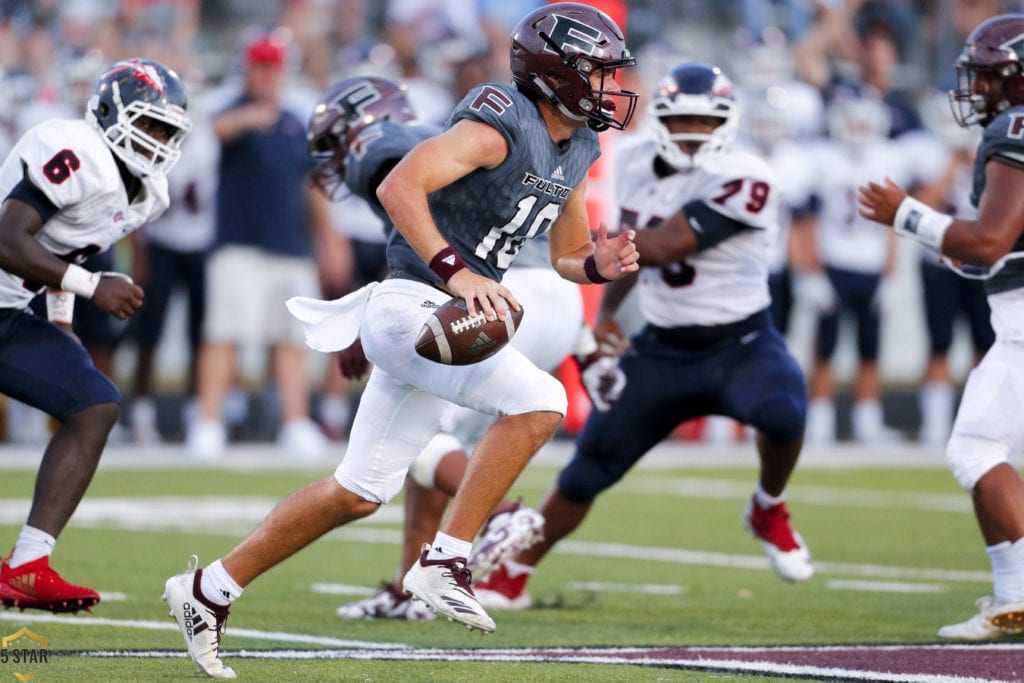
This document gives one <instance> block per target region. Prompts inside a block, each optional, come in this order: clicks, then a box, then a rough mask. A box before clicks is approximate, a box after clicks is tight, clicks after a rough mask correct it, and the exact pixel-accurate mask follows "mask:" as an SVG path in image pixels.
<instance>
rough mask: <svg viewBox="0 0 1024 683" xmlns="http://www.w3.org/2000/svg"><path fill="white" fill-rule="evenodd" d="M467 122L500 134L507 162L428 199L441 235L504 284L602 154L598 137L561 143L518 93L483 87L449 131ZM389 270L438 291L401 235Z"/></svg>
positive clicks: (587, 134) (393, 243)
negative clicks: (524, 248)
mask: <svg viewBox="0 0 1024 683" xmlns="http://www.w3.org/2000/svg"><path fill="white" fill-rule="evenodd" d="M463 119H467V120H470V121H479V122H481V123H485V124H487V125H489V126H492V127H493V128H495V129H496V130H498V131H499V132H500V133H501V134H502V135H503V136H504V137H505V140H506V141H507V142H508V156H507V157H506V158H505V161H503V162H502V163H501V165H499V166H497V167H496V168H493V169H484V168H478V169H476V170H475V171H473V172H471V173H469V174H468V175H466V176H464V177H462V178H460V179H459V180H456V181H455V182H454V183H452V184H451V185H448V186H447V187H444V188H442V189H440V190H438V191H437V192H433V193H431V195H430V197H429V201H430V211H431V214H432V215H433V218H434V221H435V222H436V224H437V227H438V229H439V230H440V231H441V234H442V235H444V237H445V239H446V240H448V243H449V244H451V245H452V247H454V249H455V250H456V251H457V252H458V253H459V255H460V256H461V257H462V259H463V260H464V261H465V262H466V265H467V266H468V267H469V268H470V269H471V270H472V271H473V272H475V273H478V274H480V275H484V276H486V277H490V278H493V279H495V280H500V279H501V276H502V274H503V273H504V272H505V270H506V269H507V268H508V267H509V266H510V265H511V264H512V262H513V260H514V259H515V258H516V255H517V254H518V253H519V250H520V248H521V247H522V245H523V243H524V242H525V241H526V240H528V239H531V238H535V237H537V236H539V235H543V234H544V233H546V232H547V231H548V230H549V229H550V227H551V224H552V223H553V222H554V221H555V219H556V218H558V216H559V214H561V212H562V207H563V206H564V205H565V202H566V200H567V199H568V198H569V195H570V194H571V193H572V191H573V189H574V188H575V187H576V186H577V185H579V184H580V183H581V182H583V180H584V179H585V178H586V175H587V171H588V169H589V168H590V166H591V164H593V163H594V161H595V160H596V159H597V157H598V156H599V155H600V153H601V152H600V149H599V147H598V142H597V133H595V132H594V131H592V130H590V129H587V128H582V129H580V130H577V131H576V132H575V134H573V136H572V137H571V138H570V139H569V140H567V141H565V142H564V143H561V144H556V143H555V142H554V141H553V140H552V139H551V136H550V134H549V133H548V128H547V126H546V125H545V123H544V119H543V118H542V117H541V115H540V112H539V111H538V110H537V107H536V105H534V104H533V102H531V101H530V100H529V98H527V97H526V96H524V95H522V94H521V93H520V92H519V91H517V90H516V89H515V88H512V87H510V86H506V85H500V84H496V83H488V84H485V85H481V86H478V87H476V88H474V89H473V90H472V91H470V92H469V94H468V95H466V97H465V98H464V99H463V100H462V102H460V103H459V104H458V106H457V107H456V108H455V110H454V111H453V112H452V115H451V117H450V118H449V119H448V121H447V123H446V124H445V126H446V127H451V126H453V125H455V123H457V122H459V121H462V120H463ZM388 267H389V268H390V269H392V270H395V269H400V270H402V271H404V272H406V273H407V274H409V275H412V276H413V277H416V278H420V279H422V280H425V281H427V282H431V283H433V284H435V285H440V284H441V281H440V280H439V279H438V278H437V276H436V275H434V274H433V273H432V272H431V271H430V269H429V268H428V267H427V264H426V263H424V262H423V259H421V258H420V257H419V255H418V254H416V252H415V251H413V249H412V247H410V246H409V243H408V242H406V240H405V238H403V237H402V235H401V233H399V232H398V231H397V230H395V231H393V232H392V233H391V237H390V239H389V240H388Z"/></svg>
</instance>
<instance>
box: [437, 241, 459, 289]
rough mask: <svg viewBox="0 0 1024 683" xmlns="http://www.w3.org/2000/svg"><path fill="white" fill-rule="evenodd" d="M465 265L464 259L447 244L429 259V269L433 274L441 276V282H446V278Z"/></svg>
mask: <svg viewBox="0 0 1024 683" xmlns="http://www.w3.org/2000/svg"><path fill="white" fill-rule="evenodd" d="M465 267H466V263H465V261H463V260H462V257H461V256H459V254H458V252H457V251H455V249H454V248H453V247H452V246H451V245H448V246H447V247H445V248H444V249H442V250H441V251H439V252H437V253H436V254H434V258H432V259H430V270H432V271H433V272H434V275H436V276H438V277H439V278H441V282H443V283H444V284H448V280H450V279H451V277H452V275H455V273H457V272H459V271H460V270H462V269H463V268H465Z"/></svg>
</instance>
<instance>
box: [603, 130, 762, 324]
mask: <svg viewBox="0 0 1024 683" xmlns="http://www.w3.org/2000/svg"><path fill="white" fill-rule="evenodd" d="M656 156H657V150H656V148H655V145H654V142H653V141H645V142H643V143H640V144H637V145H631V146H629V147H626V148H624V149H621V150H620V151H619V161H618V164H617V176H616V195H615V196H616V198H617V201H618V203H619V207H618V208H619V220H620V222H621V223H620V227H621V228H622V229H625V228H630V227H635V228H637V229H638V230H642V229H644V228H653V227H657V226H658V225H659V224H660V223H662V222H663V221H664V220H665V219H667V218H668V217H669V216H671V215H673V214H675V213H676V212H677V211H679V210H680V209H682V208H683V207H684V206H685V205H686V204H688V203H690V202H692V201H702V202H704V203H705V204H706V205H707V206H708V208H710V209H712V210H714V211H716V212H718V213H720V214H722V215H723V216H726V217H728V218H731V219H733V220H736V221H739V222H740V223H743V224H745V225H748V226H750V227H751V229H750V230H744V231H742V232H740V233H738V234H736V235H733V236H732V237H730V238H728V239H726V240H723V241H722V242H719V243H718V244H716V245H714V246H712V247H710V248H708V249H704V250H702V251H699V252H697V253H695V254H691V255H690V256H687V257H686V258H685V259H683V260H682V261H680V262H678V263H675V264H672V265H671V266H666V267H664V268H655V267H645V268H641V270H640V277H639V292H638V294H639V296H638V298H639V302H640V309H641V311H642V312H643V314H644V318H645V319H646V320H647V321H649V322H651V323H653V324H655V325H658V326H659V327H678V326H683V325H723V324H728V323H732V322H736V321H739V320H742V319H744V318H747V317H749V316H750V315H752V314H754V313H756V312H757V311H760V310H762V309H763V308H766V307H767V306H768V304H769V301H770V297H769V294H768V255H769V250H770V248H771V245H772V242H773V241H774V240H775V238H776V235H777V233H778V230H779V223H778V218H779V214H778V211H779V204H778V202H779V197H778V196H777V195H778V191H777V188H776V183H775V178H774V174H773V173H772V171H771V169H770V168H769V167H768V165H767V164H766V163H765V162H764V161H762V160H761V159H760V158H758V157H756V156H753V155H752V154H749V153H747V152H743V151H732V152H729V153H727V154H725V155H722V156H719V157H716V158H714V159H712V160H710V161H709V162H708V163H707V164H706V165H704V166H703V167H701V168H698V169H695V170H694V171H692V172H690V173H673V174H671V175H668V176H666V177H663V178H659V177H658V176H657V174H656V173H655V172H654V160H655V157H656ZM691 224H692V223H691ZM694 229H696V230H699V229H700V228H699V226H697V225H694Z"/></svg>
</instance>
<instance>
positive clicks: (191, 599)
mask: <svg viewBox="0 0 1024 683" xmlns="http://www.w3.org/2000/svg"><path fill="white" fill-rule="evenodd" d="M198 564H199V558H198V557H196V556H195V555H192V556H191V557H190V558H189V562H188V569H187V570H186V571H185V573H184V574H176V575H174V576H172V577H171V578H169V579H167V583H166V584H164V595H163V600H164V602H166V603H167V606H168V607H169V608H170V611H169V612H168V615H170V616H172V617H174V620H175V621H176V622H178V628H180V629H181V635H182V636H184V638H185V646H186V647H187V648H188V656H189V657H191V658H192V661H193V662H194V663H195V665H196V668H198V669H199V670H200V671H201V672H203V673H204V674H206V675H207V676H209V677H210V678H235V671H234V669H232V668H231V667H229V666H224V663H223V662H221V661H220V656H219V655H220V638H221V635H223V633H224V625H225V624H226V623H227V620H228V606H227V605H215V604H213V603H211V602H210V601H208V600H207V599H206V598H205V597H204V596H203V593H202V590H201V589H200V588H199V582H200V581H201V580H202V576H203V570H202V569H196V567H197V566H198Z"/></svg>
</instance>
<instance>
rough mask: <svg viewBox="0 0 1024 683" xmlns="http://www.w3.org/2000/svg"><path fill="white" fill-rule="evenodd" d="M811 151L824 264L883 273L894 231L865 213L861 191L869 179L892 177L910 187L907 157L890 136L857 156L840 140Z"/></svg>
mask: <svg viewBox="0 0 1024 683" xmlns="http://www.w3.org/2000/svg"><path fill="white" fill-rule="evenodd" d="M809 152H810V153H809V155H808V159H809V160H811V162H812V163H813V164H814V168H815V177H816V178H817V185H816V191H817V194H818V197H819V199H820V200H821V208H820V212H819V214H818V241H817V242H818V243H817V248H818V255H819V257H820V258H821V261H822V263H824V264H825V265H826V266H831V267H833V268H839V269H842V270H848V271H853V272H856V273H867V274H879V273H881V272H882V271H883V270H884V269H885V265H886V263H887V262H888V259H889V245H890V233H891V232H892V231H891V229H889V228H886V227H885V226H882V225H879V224H878V223H875V222H874V221H870V220H868V219H867V218H864V217H863V216H861V215H860V207H859V204H858V202H857V192H858V188H859V187H860V186H861V185H864V184H866V183H867V182H868V181H876V182H877V181H878V179H879V178H887V177H888V178H891V179H892V180H893V182H895V183H896V184H897V185H900V186H901V187H906V186H907V181H908V179H909V178H908V168H907V164H906V163H905V161H906V160H905V159H903V157H902V155H901V154H900V152H899V149H898V148H897V146H896V145H894V144H893V143H891V142H890V141H889V140H882V141H878V142H876V143H871V144H864V145H863V146H862V147H861V148H860V149H859V153H858V154H856V155H854V154H852V153H851V151H850V148H849V147H847V146H846V145H843V144H841V143H838V142H835V141H834V140H825V141H823V142H821V143H820V144H818V145H815V146H814V147H813V148H811V149H810V150H809Z"/></svg>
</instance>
